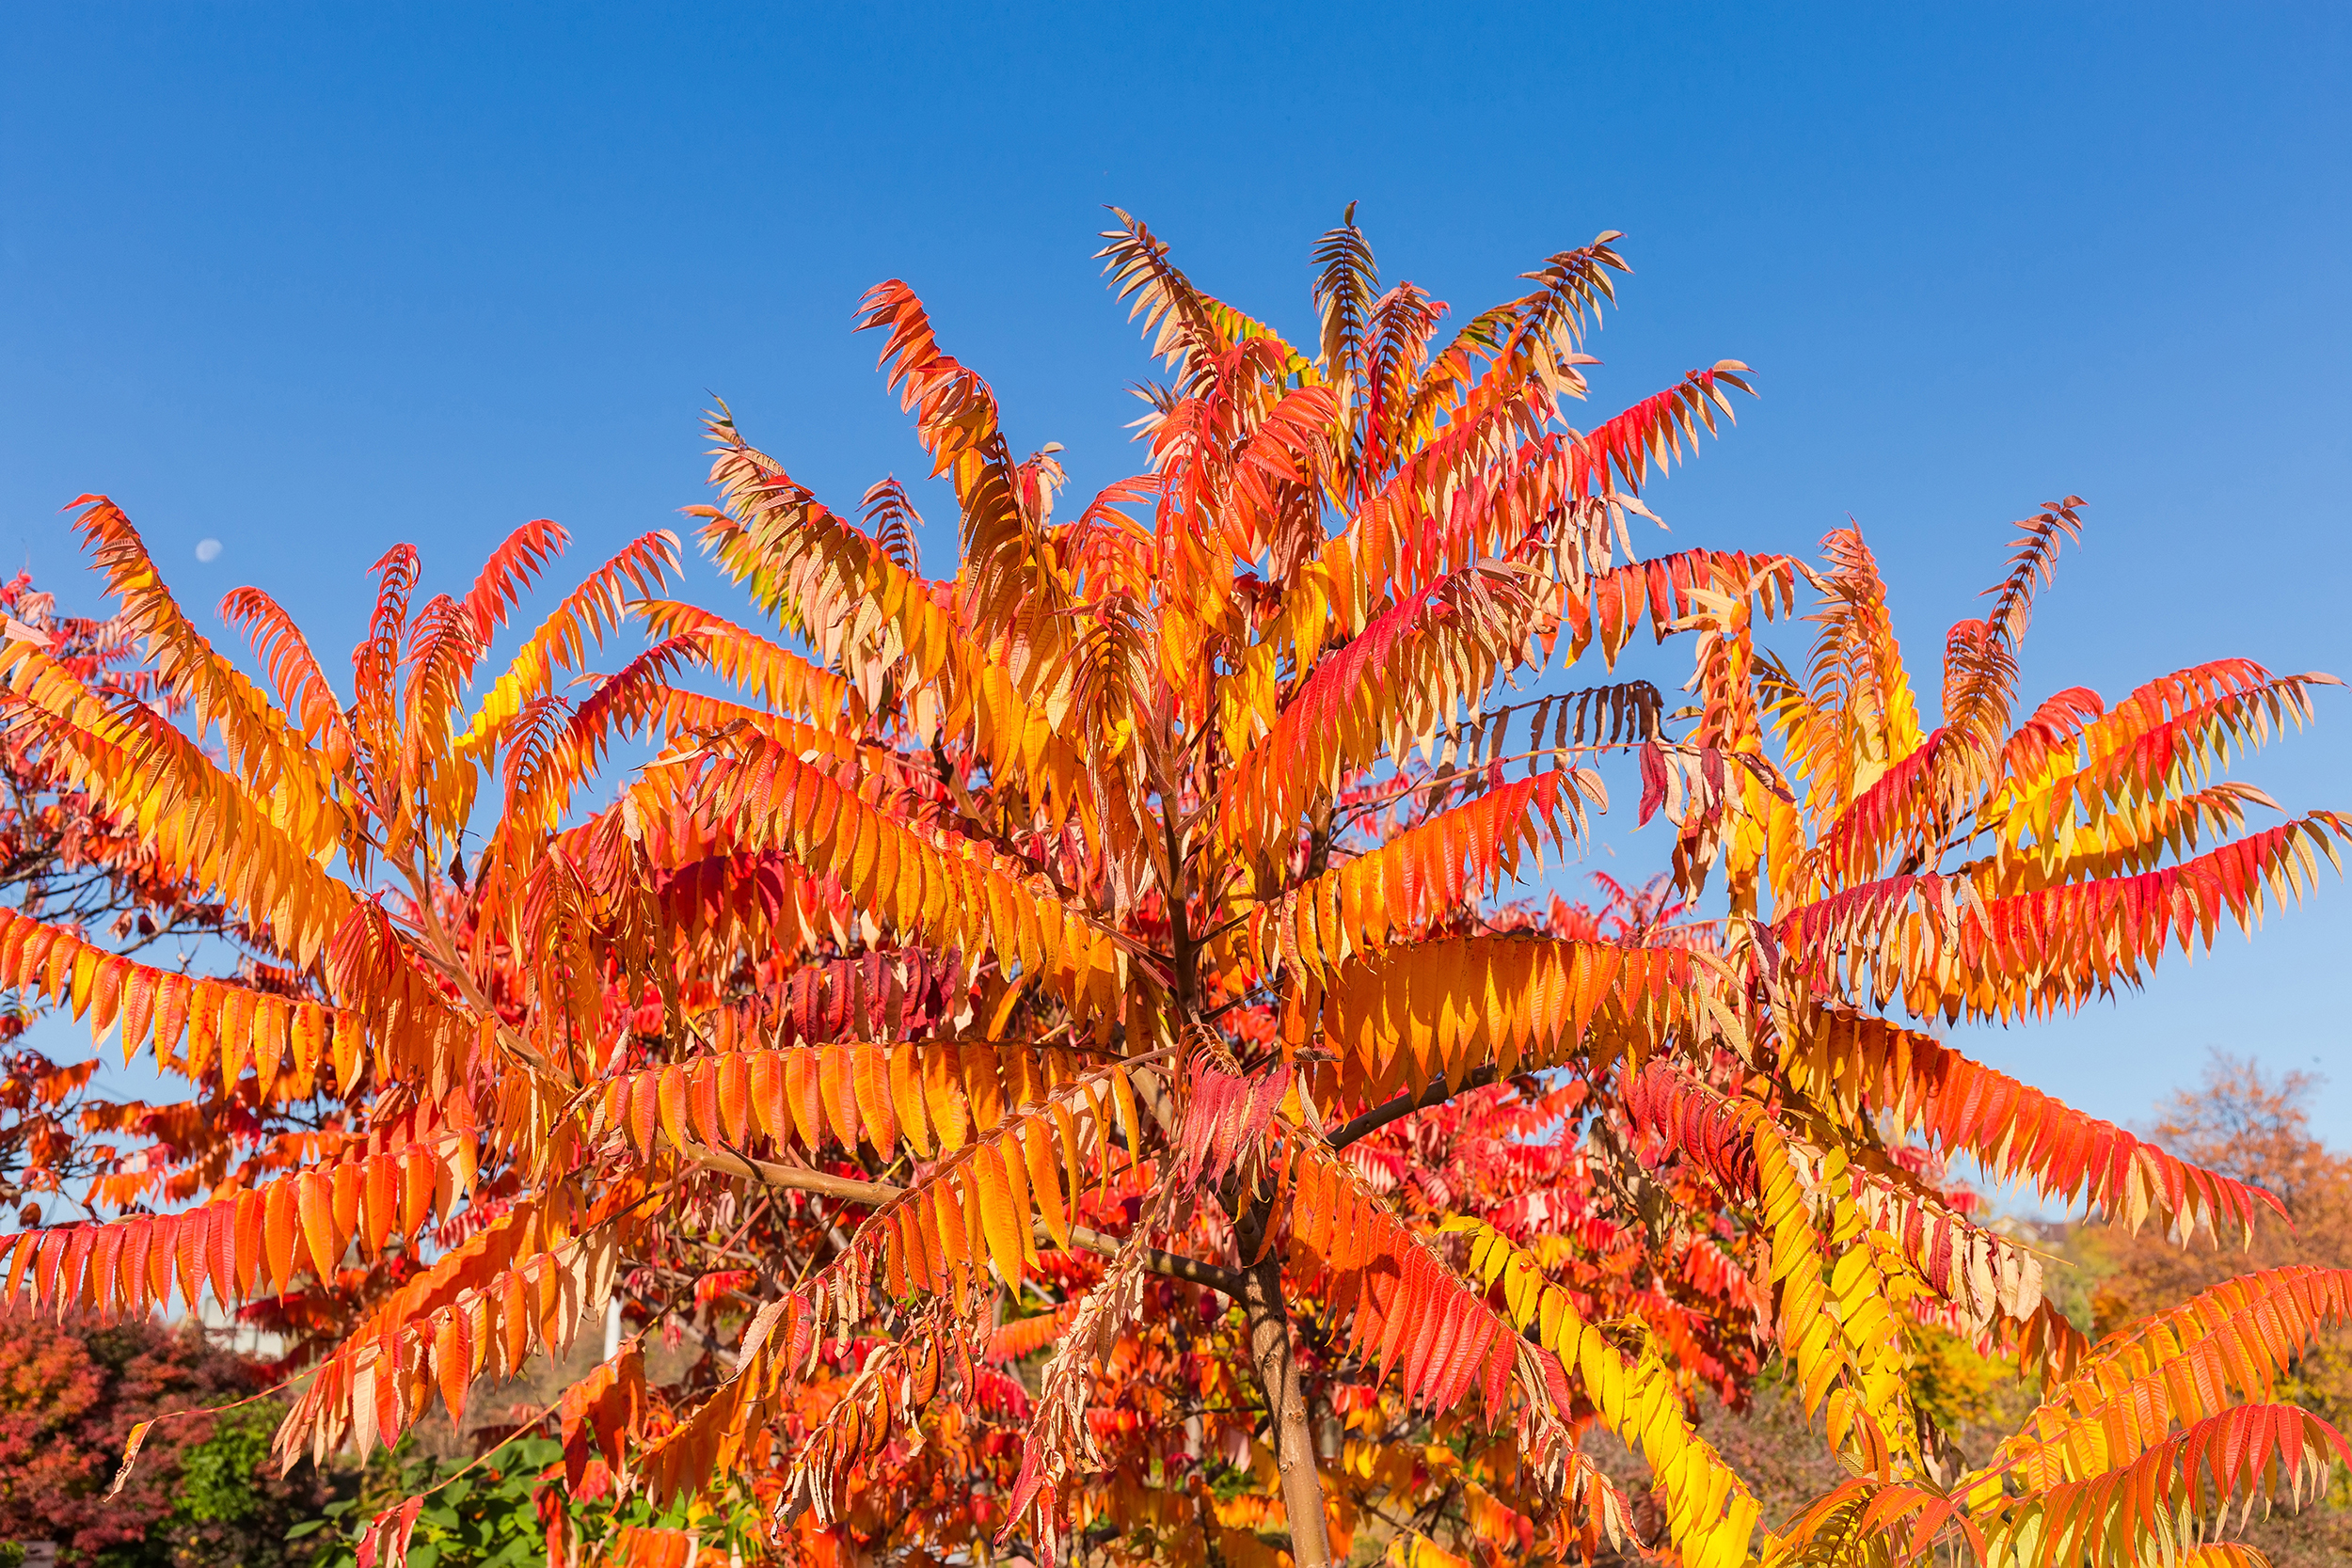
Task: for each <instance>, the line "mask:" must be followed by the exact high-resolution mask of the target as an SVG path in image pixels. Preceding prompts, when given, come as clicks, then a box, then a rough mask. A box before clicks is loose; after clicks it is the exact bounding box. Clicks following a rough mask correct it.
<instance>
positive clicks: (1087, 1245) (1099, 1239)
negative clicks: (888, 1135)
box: [678, 1139, 1248, 1301]
mask: <svg viewBox="0 0 2352 1568" xmlns="http://www.w3.org/2000/svg"><path fill="white" fill-rule="evenodd" d="M678 1152H679V1153H681V1154H683V1155H685V1156H686V1157H687V1158H688V1159H689V1160H691V1161H693V1162H694V1163H695V1164H699V1165H703V1166H706V1167H707V1168H708V1169H711V1170H715V1171H723V1172H724V1173H725V1174H727V1175H729V1176H740V1177H746V1178H749V1179H750V1180H754V1181H757V1182H761V1183H763V1184H765V1185H767V1186H770V1187H780V1188H784V1189H787V1190H788V1191H792V1192H802V1193H815V1194H817V1195H818V1196H822V1197H834V1198H839V1199H841V1200H842V1201H844V1202H846V1203H862V1204H864V1205H865V1206H866V1207H867V1208H868V1209H880V1208H882V1206H883V1205H885V1204H889V1203H894V1202H896V1201H897V1200H898V1199H899V1198H902V1197H904V1196H907V1191H908V1189H906V1188H904V1187H894V1186H892V1185H890V1184H889V1183H888V1182H885V1181H861V1180H858V1179H857V1178H855V1177H853V1176H834V1175H833V1174H831V1173H830V1172H827V1171H821V1170H809V1169H806V1168H805V1167H803V1166H799V1165H778V1164H770V1163H769V1162H768V1161H766V1160H751V1159H746V1158H745V1157H743V1156H742V1155H740V1154H730V1153H728V1152H726V1151H725V1150H723V1149H716V1148H704V1147H703V1146H702V1145H700V1144H697V1143H695V1142H693V1141H692V1140H691V1139H689V1140H685V1141H684V1142H682V1143H681V1145H680V1146H679V1149H678ZM1033 1224H1034V1226H1035V1234H1036V1235H1037V1237H1038V1239H1039V1240H1040V1241H1042V1242H1046V1243H1051V1244H1058V1243H1054V1241H1053V1235H1052V1233H1051V1232H1050V1231H1048V1230H1047V1229H1046V1228H1045V1222H1044V1221H1042V1220H1038V1221H1035V1222H1033ZM1070 1244H1071V1245H1072V1246H1073V1247H1076V1248H1078V1249H1080V1250H1081V1251H1085V1252H1093V1253H1100V1254H1101V1255H1103V1256H1104V1257H1105V1258H1107V1257H1109V1256H1111V1255H1112V1254H1113V1253H1116V1252H1117V1251H1118V1250H1119V1246H1120V1243H1119V1239H1118V1238H1117V1237H1115V1236H1105V1235H1104V1234H1103V1233H1102V1232H1101V1231H1099V1230H1092V1229H1089V1228H1088V1227H1086V1226H1083V1225H1073V1226H1072V1227H1070ZM1143 1266H1144V1267H1145V1268H1147V1269H1149V1270H1151V1271H1152V1273H1153V1274H1158V1275H1167V1276H1168V1278H1170V1279H1181V1280H1184V1282H1186V1283H1187V1284H1192V1285H1205V1286H1207V1287H1208V1288H1209V1289H1210V1290H1212V1291H1222V1292H1223V1293H1224V1294H1226V1295H1229V1296H1231V1297H1232V1298H1233V1299H1234V1300H1235V1301H1239V1300H1241V1299H1242V1296H1243V1293H1244V1292H1245V1291H1247V1290H1248V1276H1246V1275H1243V1274H1241V1273H1239V1272H1238V1271H1236V1270H1233V1269H1228V1268H1224V1267H1221V1266H1220V1265H1218V1264H1216V1263H1209V1262H1203V1261H1202V1260H1201V1259H1198V1258H1186V1257H1184V1255H1183V1254H1181V1253H1174V1252H1163V1251H1161V1250H1160V1249H1159V1248H1157V1247H1149V1248H1146V1249H1145V1251H1144V1255H1143Z"/></svg>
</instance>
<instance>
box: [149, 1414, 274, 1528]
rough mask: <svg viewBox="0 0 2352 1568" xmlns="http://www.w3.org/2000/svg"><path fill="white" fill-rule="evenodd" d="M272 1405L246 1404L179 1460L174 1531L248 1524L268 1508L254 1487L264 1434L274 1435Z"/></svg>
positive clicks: (265, 1450)
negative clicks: (207, 1526)
mask: <svg viewBox="0 0 2352 1568" xmlns="http://www.w3.org/2000/svg"><path fill="white" fill-rule="evenodd" d="M278 1415H279V1411H278V1407H277V1406H276V1405H274V1404H248V1405H246V1406H244V1407H243V1408H242V1409H237V1410H231V1411H230V1412H229V1413H227V1414H226V1415H224V1416H221V1417H220V1418H217V1419H216V1420H215V1421H214V1423H213V1432H212V1435H211V1436H209V1437H207V1438H205V1439H204V1441H202V1442H200V1443H198V1444H195V1445H193V1446H192V1447H190V1448H189V1449H187V1450H186V1451H185V1452H183V1454H182V1455H181V1456H180V1483H179V1485H178V1486H177V1487H176V1488H175V1489H174V1496H173V1499H172V1507H171V1519H172V1523H173V1524H174V1525H178V1526H197V1525H222V1524H234V1523H238V1522H241V1521H243V1520H246V1519H250V1518H252V1517H253V1516H254V1515H255V1514H256V1513H261V1512H262V1511H263V1510H264V1509H265V1508H266V1507H267V1506H268V1503H269V1499H268V1498H267V1497H265V1496H264V1495H263V1493H262V1489H261V1487H259V1486H258V1485H256V1484H255V1480H256V1477H257V1476H258V1475H259V1474H260V1472H261V1469H262V1465H264V1464H266V1463H267V1462H268V1460H269V1439H270V1433H273V1432H275V1431H277V1430H278Z"/></svg>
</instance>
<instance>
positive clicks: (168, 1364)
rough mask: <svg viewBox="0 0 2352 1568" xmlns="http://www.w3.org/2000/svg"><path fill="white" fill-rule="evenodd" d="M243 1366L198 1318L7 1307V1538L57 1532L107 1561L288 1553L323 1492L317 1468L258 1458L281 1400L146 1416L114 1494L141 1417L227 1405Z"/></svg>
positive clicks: (2, 1489)
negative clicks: (291, 1471)
mask: <svg viewBox="0 0 2352 1568" xmlns="http://www.w3.org/2000/svg"><path fill="white" fill-rule="evenodd" d="M253 1391H254V1380H253V1374H252V1369H251V1367H250V1366H249V1364H248V1363H246V1361H245V1360H244V1359H242V1358H241V1357H238V1356H236V1355H232V1354H229V1353H228V1352H226V1351H223V1350H221V1349H219V1348H217V1347H215V1346H214V1345H211V1344H209V1343H207V1342H206V1341H205V1339H204V1338H203V1336H202V1334H201V1333H200V1332H199V1330H198V1329H197V1328H196V1327H195V1326H194V1325H193V1324H185V1323H183V1325H182V1326H181V1327H179V1328H177V1329H173V1328H167V1327H166V1326H165V1325H164V1324H163V1323H160V1322H156V1321H152V1320H149V1321H135V1322H127V1323H103V1322H102V1321H100V1320H98V1319H95V1318H90V1317H85V1316H78V1315H77V1316H74V1317H70V1318H68V1319H67V1320H65V1321H64V1322H62V1323H58V1322H54V1321H51V1320H48V1319H45V1318H38V1317H35V1316H33V1315H31V1314H29V1313H26V1312H24V1311H16V1312H11V1313H9V1314H8V1316H7V1317H6V1318H5V1320H0V1541H13V1542H16V1543H19V1544H30V1543H33V1542H38V1541H47V1542H53V1543H55V1544H56V1547H57V1554H58V1561H59V1562H60V1563H61V1564H65V1565H67V1568H72V1565H76V1564H93V1565H97V1564H103V1565H106V1568H148V1565H152V1568H164V1565H166V1564H171V1565H175V1568H199V1565H210V1564H215V1563H236V1564H239V1565H240V1568H269V1565H272V1564H276V1563H280V1562H286V1561H291V1560H297V1559H295V1558H294V1556H293V1555H292V1554H291V1553H290V1552H289V1551H288V1549H287V1548H286V1546H285V1544H284V1543H285V1537H286V1531H287V1530H288V1529H289V1528H292V1527H293V1525H294V1523H295V1521H297V1520H299V1519H301V1518H304V1517H307V1516H309V1515H310V1514H312V1513H316V1512H317V1511H318V1509H320V1508H321V1507H322V1506H324V1505H325V1503H326V1500H327V1498H328V1497H329V1496H330V1495H331V1494H330V1492H329V1490H328V1487H327V1485H326V1481H325V1480H324V1479H323V1478H322V1477H321V1476H320V1474H319V1473H318V1472H317V1471H315V1470H304V1471H302V1472H300V1473H298V1474H296V1475H295V1476H294V1477H292V1478H290V1479H280V1478H278V1476H276V1475H275V1474H274V1473H273V1471H272V1470H271V1469H270V1468H269V1467H268V1466H267V1465H266V1462H267V1460H268V1458H269V1438H270V1433H272V1432H273V1431H275V1430H276V1428H277V1425H278V1419H279V1418H280V1417H281V1416H282V1415H283V1414H284V1411H283V1408H282V1407H281V1406H279V1405H278V1404H276V1403H273V1402H261V1403H257V1404H253V1405H248V1406H246V1407H244V1408H242V1409H239V1410H234V1411H230V1412H226V1413H224V1414H223V1415H221V1416H218V1417H212V1416H199V1417H195V1418H189V1419H186V1420H182V1421H175V1422H169V1423H167V1424H165V1425H163V1426H161V1427H158V1428H156V1429H155V1431H154V1433H153V1434H152V1435H151V1438H150V1439H149V1441H148V1442H147V1443H146V1445H145V1447H144V1449H143V1451H142V1454H141V1462H140V1465H139V1466H138V1468H137V1469H136V1470H135V1472H134V1473H133V1475H132V1477H131V1479H130V1481H129V1482H128V1483H127V1484H126V1485H125V1486H124V1488H123V1490H122V1492H121V1493H120V1494H119V1495H118V1496H116V1497H111V1498H110V1497H107V1496H106V1495H105V1494H106V1487H107V1483H108V1481H111V1480H112V1479H113V1476H114V1473H115V1469H116V1467H117V1466H118V1465H120V1464H121V1462H122V1449H123V1444H124V1441H125V1440H126V1439H127V1438H128V1437H129V1435H130V1433H131V1429H132V1427H133V1426H134V1425H135V1424H136V1423H137V1422H139V1421H142V1420H146V1419H149V1418H152V1417H155V1416H159V1415H162V1414H164V1413H165V1412H167V1411H174V1410H186V1409H188V1408H190V1407H191V1406H205V1405H219V1404H227V1403H230V1402H233V1401H238V1400H243V1399H245V1398H246V1396H248V1395H250V1394H251V1393H252V1392H253Z"/></svg>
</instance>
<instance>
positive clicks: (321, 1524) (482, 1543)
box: [288, 1434, 564, 1568]
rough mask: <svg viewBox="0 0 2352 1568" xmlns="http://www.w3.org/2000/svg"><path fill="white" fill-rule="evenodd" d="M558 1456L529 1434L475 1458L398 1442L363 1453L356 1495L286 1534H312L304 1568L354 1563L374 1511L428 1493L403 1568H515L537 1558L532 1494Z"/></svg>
mask: <svg viewBox="0 0 2352 1568" xmlns="http://www.w3.org/2000/svg"><path fill="white" fill-rule="evenodd" d="M563 1453H564V1450H563V1448H562V1447H561V1445H559V1444H557V1443H556V1442H555V1441H554V1439H552V1438H548V1437H542V1436H538V1435H536V1434H532V1435H529V1436H523V1437H517V1438H516V1439H515V1440H513V1441H512V1442H510V1443H508V1444H506V1445H505V1446H504V1447H502V1448H501V1449H496V1450H495V1451H493V1452H492V1453H491V1454H489V1455H487V1456H485V1458H484V1459H482V1460H479V1461H472V1462H466V1461H457V1460H448V1459H433V1458H430V1457H428V1456H426V1455H424V1454H421V1453H420V1452H419V1451H417V1448H416V1445H415V1443H414V1442H413V1441H412V1440H404V1441H403V1442H402V1443H401V1444H400V1446H399V1447H398V1448H397V1449H393V1450H391V1451H389V1452H384V1451H378V1452H377V1453H375V1454H374V1455H373V1456H372V1457H371V1459H370V1460H369V1463H368V1466H367V1469H366V1472H365V1473H364V1475H363V1476H362V1477H361V1479H360V1483H359V1489H358V1494H357V1495H356V1496H354V1497H345V1498H343V1499H342V1500H340V1501H337V1502H332V1503H329V1504H327V1505H326V1508H325V1509H324V1510H323V1511H322V1512H323V1513H324V1514H325V1517H324V1518H320V1519H314V1520H310V1521H308V1522H306V1523H304V1524H301V1525H297V1526H295V1527H294V1529H293V1530H292V1531H290V1532H289V1537H288V1538H289V1539H290V1540H292V1541H294V1542H296V1543H297V1544H298V1543H300V1542H302V1541H304V1540H306V1539H308V1538H310V1537H313V1536H315V1537H317V1545H316V1547H315V1550H314V1552H313V1555H312V1556H311V1558H310V1568H357V1564H358V1545H359V1541H360V1539H361V1538H362V1537H363V1536H364V1535H365V1534H366V1533H367V1529H368V1527H369V1525H370V1524H371V1523H372V1522H373V1520H374V1518H375V1516H376V1515H377V1514H378V1513H381V1512H383V1511H384V1510H385V1509H388V1508H396V1507H398V1506H399V1505H400V1504H401V1502H402V1501H404V1500H405V1499H406V1498H408V1497H417V1496H419V1495H421V1494H425V1493H428V1492H429V1493H430V1495H429V1496H426V1497H425V1499H424V1508H423V1510H422V1511H421V1513H418V1515H417V1528H416V1533H415V1534H414V1535H413V1536H411V1537H410V1539H409V1545H408V1564H407V1568H444V1565H446V1568H458V1565H461V1564H462V1565H464V1568H488V1565H491V1564H497V1565H499V1568H523V1565H525V1564H529V1563H532V1562H536V1561H537V1560H539V1559H540V1557H541V1555H542V1553H543V1551H544V1548H545V1542H546V1532H545V1527H544V1526H543V1525H542V1524H541V1522H540V1519H539V1515H538V1512H537V1507H536V1499H535V1498H534V1497H533V1494H534V1493H535V1492H536V1491H537V1490H538V1487H539V1484H540V1481H541V1478H542V1477H543V1476H544V1474H545V1473H546V1471H547V1468H548V1465H552V1464H555V1463H556V1462H557V1461H558V1460H560V1459H561V1458H562V1457H563ZM436 1487H437V1488H439V1490H437V1491H434V1490H432V1489H433V1488H436Z"/></svg>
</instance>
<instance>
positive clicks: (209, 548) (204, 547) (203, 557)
mask: <svg viewBox="0 0 2352 1568" xmlns="http://www.w3.org/2000/svg"><path fill="white" fill-rule="evenodd" d="M196 559H197V560H199V561H200V562H203V563H204V564H205V565H207V566H209V565H211V564H212V563H213V562H215V561H218V560H219V559H220V541H219V540H217V539H199V540H198V541H197V542H196Z"/></svg>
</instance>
